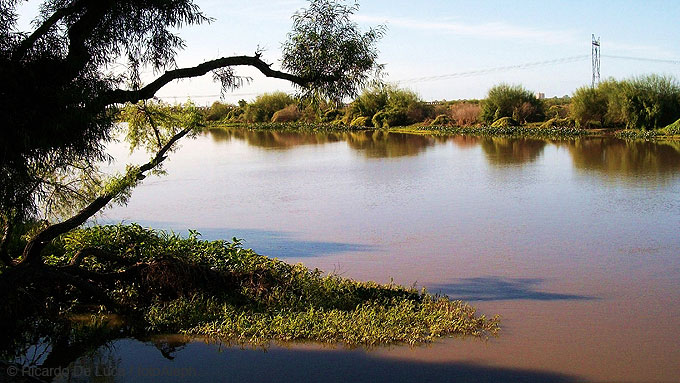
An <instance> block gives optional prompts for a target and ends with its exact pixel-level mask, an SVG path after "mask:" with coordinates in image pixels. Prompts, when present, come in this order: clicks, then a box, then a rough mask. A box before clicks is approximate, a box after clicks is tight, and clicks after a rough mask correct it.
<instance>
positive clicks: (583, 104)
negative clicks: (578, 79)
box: [571, 86, 607, 127]
mask: <svg viewBox="0 0 680 383" xmlns="http://www.w3.org/2000/svg"><path fill="white" fill-rule="evenodd" d="M606 115H607V95H606V94H605V93H604V92H603V91H602V90H601V89H600V88H591V87H588V86H584V87H581V88H578V89H576V91H575V92H574V96H573V97H572V99H571V117H572V118H573V119H574V120H575V121H576V123H577V125H578V126H579V127H586V126H591V125H592V123H593V122H597V123H599V124H600V126H604V123H605V117H606Z"/></svg>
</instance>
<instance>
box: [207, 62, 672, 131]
mask: <svg viewBox="0 0 680 383" xmlns="http://www.w3.org/2000/svg"><path fill="white" fill-rule="evenodd" d="M205 112H206V118H207V119H208V120H209V121H223V122H249V123H254V122H292V121H302V122H309V123H320V122H321V123H330V124H337V125H347V126H354V127H361V126H363V127H377V128H384V127H394V126H407V125H413V124H421V125H452V126H474V125H495V126H512V125H522V124H527V123H536V124H538V125H544V126H569V127H581V128H613V129H622V128H626V129H643V130H651V129H660V128H664V127H666V126H669V124H673V123H674V122H676V121H677V120H678V119H680V86H679V85H678V82H677V81H676V80H675V79H674V78H672V77H667V76H659V75H648V76H642V77H635V78H631V79H627V80H621V81H618V80H613V79H610V80H606V81H604V82H602V83H600V84H599V85H598V86H597V87H589V86H588V87H582V88H579V89H577V90H576V91H575V92H574V94H573V95H572V96H571V97H569V96H564V97H553V98H548V99H539V98H537V97H536V94H535V93H533V92H531V91H529V90H527V89H525V88H524V87H523V86H521V85H510V84H499V85H496V86H494V87H492V88H491V89H489V91H488V93H487V97H486V98H485V99H483V100H456V101H441V102H424V101H423V100H422V99H421V98H420V97H419V96H418V94H417V93H415V92H413V91H411V90H408V89H400V88H398V87H396V86H392V85H380V86H373V87H370V88H367V89H365V90H364V91H363V92H362V93H361V94H359V95H358V96H357V97H356V98H355V99H354V100H353V101H351V102H350V103H348V104H346V105H344V106H340V107H339V106H338V104H337V103H332V102H324V101H321V102H319V101H318V100H316V102H314V103H311V102H305V101H303V100H300V99H297V98H295V97H293V96H291V95H288V94H286V93H283V92H275V93H265V94H263V95H260V96H258V97H257V98H256V99H255V100H253V101H251V102H246V101H245V100H241V101H239V103H238V105H229V104H224V103H221V102H215V103H214V104H213V105H212V106H211V107H209V108H207V109H206V111H205ZM675 125H677V123H676V124H675Z"/></svg>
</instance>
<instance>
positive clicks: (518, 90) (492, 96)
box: [480, 84, 543, 124]
mask: <svg viewBox="0 0 680 383" xmlns="http://www.w3.org/2000/svg"><path fill="white" fill-rule="evenodd" d="M480 117H481V119H482V121H484V122H485V123H487V124H491V123H493V122H494V121H496V120H498V119H501V118H503V117H511V118H512V119H513V120H515V121H517V122H519V123H520V124H523V123H526V122H533V121H540V120H541V119H542V118H543V107H542V104H541V102H540V101H539V100H538V99H537V98H536V96H535V95H534V94H533V93H532V92H530V91H528V90H526V89H524V87H522V86H521V85H508V84H500V85H496V86H494V87H492V88H491V89H489V92H488V94H487V96H486V99H485V100H484V101H483V102H482V112H481V116H480Z"/></svg>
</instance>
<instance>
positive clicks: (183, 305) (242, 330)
mask: <svg viewBox="0 0 680 383" xmlns="http://www.w3.org/2000/svg"><path fill="white" fill-rule="evenodd" d="M196 300H198V299H196V298H194V299H193V301H187V300H184V299H182V300H179V301H176V302H172V303H171V304H170V305H168V306H164V307H159V308H154V310H153V311H152V312H151V313H150V315H149V316H148V317H147V318H149V321H150V322H152V323H154V324H155V325H157V326H160V328H167V329H173V330H174V329H176V328H177V326H178V325H179V324H180V322H179V320H178V318H182V319H183V318H187V317H189V318H190V319H197V320H196V321H195V322H194V323H196V322H198V323H197V324H196V325H195V326H194V327H192V328H189V329H187V330H184V331H183V332H184V333H187V334H192V335H206V336H210V337H218V338H227V339H235V340H238V341H241V342H250V343H264V342H267V341H269V340H271V339H277V340H283V341H291V340H316V341H321V342H332V343H338V342H342V343H344V344H347V345H360V344H364V345H379V344H388V343H396V342H399V343H408V344H411V345H413V344H416V343H422V342H430V341H433V340H435V339H436V338H438V337H441V336H447V335H452V334H455V335H469V336H488V335H493V334H496V332H497V330H498V327H497V326H498V322H497V318H492V319H487V318H486V317H485V316H476V313H475V310H474V309H473V308H472V307H471V306H469V305H467V304H465V303H463V302H460V301H450V300H448V299H446V298H439V299H436V298H434V297H431V296H427V297H426V298H425V299H423V302H416V301H413V300H408V299H393V300H391V301H389V302H387V303H386V304H380V303H377V302H365V303H362V304H359V305H358V306H357V307H355V308H353V309H352V310H340V309H333V308H331V309H326V308H315V307H308V308H306V309H305V310H300V311H296V310H281V311H277V312H255V311H250V310H241V309H238V308H235V307H233V306H229V305H222V306H221V307H215V306H214V305H213V302H211V301H210V300H204V301H199V302H200V303H199V304H198V305H197V306H193V305H195V304H196ZM178 308H179V310H177V309H178ZM197 308H198V309H197ZM182 309H184V310H182ZM168 312H170V313H172V315H168V314H167V313H168ZM159 314H160V315H159ZM196 314H198V315H196ZM184 323H189V321H187V322H184ZM165 326H167V327H165Z"/></svg>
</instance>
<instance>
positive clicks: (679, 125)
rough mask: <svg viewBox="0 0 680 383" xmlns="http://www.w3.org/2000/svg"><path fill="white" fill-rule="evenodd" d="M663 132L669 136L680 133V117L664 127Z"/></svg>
mask: <svg viewBox="0 0 680 383" xmlns="http://www.w3.org/2000/svg"><path fill="white" fill-rule="evenodd" d="M662 132H663V133H664V134H667V135H669V136H676V135H680V119H678V120H676V121H675V122H674V123H672V124H668V125H667V126H665V127H664V128H663V129H662Z"/></svg>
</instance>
